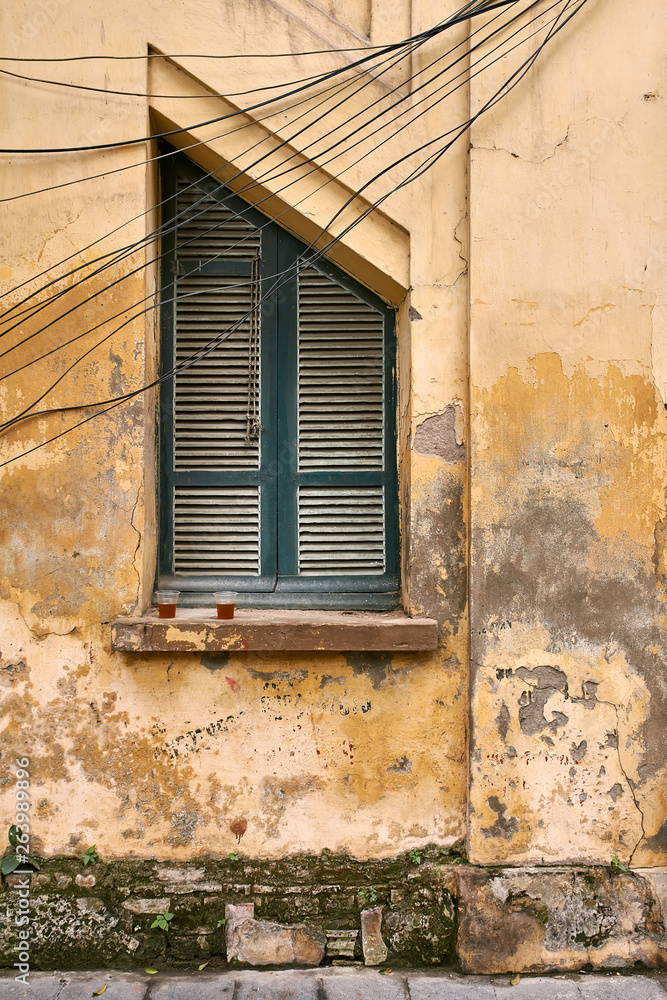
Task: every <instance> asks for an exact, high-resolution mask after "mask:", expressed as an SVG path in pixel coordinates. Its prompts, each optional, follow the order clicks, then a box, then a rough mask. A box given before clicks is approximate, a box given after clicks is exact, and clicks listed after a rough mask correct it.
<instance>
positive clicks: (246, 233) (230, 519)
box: [173, 180, 261, 576]
mask: <svg viewBox="0 0 667 1000" xmlns="http://www.w3.org/2000/svg"><path fill="white" fill-rule="evenodd" d="M202 199H203V200H202ZM177 212H178V213H179V214H180V213H183V214H182V215H180V217H179V220H178V222H179V224H178V228H177V231H176V265H177V268H176V270H177V278H176V283H175V285H176V295H177V301H176V310H175V311H176V324H175V325H176V336H175V361H176V363H177V364H181V363H183V362H187V360H188V359H189V358H191V356H192V355H193V354H194V353H196V352H198V351H207V350H208V347H209V346H210V342H211V341H212V340H213V339H214V338H216V337H218V336H220V335H225V334H226V333H227V331H230V330H231V331H232V332H231V333H229V334H228V335H227V336H225V338H224V339H223V340H221V342H220V343H219V344H218V345H217V346H215V347H214V349H213V350H211V351H210V352H209V353H207V354H206V356H205V357H203V358H201V359H200V360H198V361H197V362H196V364H194V365H192V366H191V367H189V368H186V369H184V370H182V371H179V372H178V373H177V375H176V377H175V379H174V431H175V434H174V473H175V477H176V485H175V487H174V501H173V539H174V570H175V572H176V573H180V574H185V575H188V574H190V575H199V574H214V575H216V576H224V575H234V576H257V575H258V574H259V572H260V493H259V488H258V487H256V486H254V487H242V486H234V485H222V484H220V485H215V486H206V487H200V486H184V485H181V484H180V483H179V482H178V478H179V474H181V473H182V474H186V473H189V472H193V471H201V470H205V471H207V472H220V473H221V474H225V475H227V477H228V478H229V474H233V473H234V472H247V471H248V470H253V469H257V468H258V467H259V463H260V448H259V441H258V440H250V441H248V440H246V435H247V414H248V395H249V388H250V386H249V379H250V377H251V376H250V354H249V352H250V337H251V332H252V325H251V322H250V319H249V318H248V317H246V314H248V313H250V311H251V310H252V308H253V305H254V304H255V298H254V290H253V288H252V286H251V284H250V278H249V277H247V276H243V275H238V274H232V273H228V274H225V273H224V264H225V262H227V261H229V260H230V259H231V260H235V261H238V260H245V261H246V262H247V263H248V273H250V262H251V261H252V259H253V257H257V256H258V255H259V252H260V238H261V233H260V230H259V229H257V228H256V227H255V226H253V225H251V224H250V223H249V222H247V221H246V220H245V219H243V218H235V217H234V216H235V212H234V211H232V210H231V209H230V208H229V207H227V206H226V205H224V204H221V203H220V202H218V201H216V200H215V199H214V198H212V197H204V192H203V191H202V190H200V189H199V188H196V187H189V186H188V182H187V181H184V180H181V181H179V189H178V196H177ZM211 261H215V262H216V263H217V264H218V265H219V267H218V270H221V271H222V272H223V273H209V272H208V271H207V272H205V273H202V272H201V270H199V268H201V267H202V266H203V265H205V264H207V263H210V262H211ZM179 263H180V264H181V265H187V266H182V267H179ZM183 270H184V271H185V273H182V271H183ZM244 317H245V318H244ZM256 378H257V383H256V385H255V384H254V383H253V386H252V388H253V390H256V391H257V392H258V391H259V371H257V374H256Z"/></svg>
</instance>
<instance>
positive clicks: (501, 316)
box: [470, 0, 667, 866]
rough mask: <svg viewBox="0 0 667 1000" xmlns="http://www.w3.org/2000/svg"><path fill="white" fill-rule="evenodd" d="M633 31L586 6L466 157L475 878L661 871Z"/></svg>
mask: <svg viewBox="0 0 667 1000" xmlns="http://www.w3.org/2000/svg"><path fill="white" fill-rule="evenodd" d="M636 14H637V11H636V9H634V8H633V6H632V5H627V4H623V3H618V2H614V0H612V2H611V3H605V4H590V5H588V6H587V8H586V10H585V11H584V13H583V16H582V18H581V19H580V20H579V21H578V22H576V23H573V24H572V25H570V26H569V27H568V28H567V29H566V30H565V31H564V32H563V34H562V36H560V38H559V40H557V41H556V43H555V48H554V49H552V51H551V57H550V58H549V59H548V60H547V61H545V62H544V63H542V65H541V66H538V67H536V70H535V76H534V77H533V82H532V86H531V87H525V88H523V89H518V90H517V98H516V101H517V104H516V106H515V107H514V108H513V109H512V111H510V110H509V105H507V104H502V105H500V106H499V108H498V110H497V111H494V112H493V114H492V115H491V116H490V117H489V118H485V119H483V120H482V121H481V122H480V123H479V125H478V126H477V127H476V128H475V132H474V136H473V147H474V148H473V150H472V151H471V231H472V251H471V262H472V263H471V302H472V320H471V323H472V326H471V383H472V390H471V391H472V414H471V421H472V439H471V448H472V460H471V533H472V552H471V572H472V589H471V606H472V614H473V618H472V626H471V636H472V669H473V673H474V688H473V690H474V694H473V701H472V708H471V717H472V720H473V733H472V754H471V806H470V811H471V820H470V851H471V856H472V858H474V859H475V860H476V861H479V862H483V863H484V862H497V861H502V860H504V861H508V862H511V863H518V862H525V861H532V862H537V863H540V862H545V863H547V864H549V863H551V864H552V863H554V862H557V861H570V862H572V861H589V862H591V861H597V862H606V863H609V861H610V859H611V858H612V857H613V856H617V857H619V858H621V859H622V860H623V861H625V862H626V863H627V862H628V861H629V860H632V862H633V864H644V865H647V866H651V865H662V864H664V863H665V860H666V859H667V839H666V836H665V830H666V827H665V817H666V806H667V802H666V791H667V787H666V780H665V779H666V773H665V719H666V705H665V694H666V692H665V680H664V676H665V669H664V667H665V655H666V653H667V645H666V641H665V596H666V595H665V576H664V544H665V542H664V524H665V473H666V459H667V450H666V443H667V439H666V437H665V433H666V431H667V415H666V414H665V407H664V403H665V398H664V371H663V370H662V369H661V365H662V361H661V360H660V359H661V358H662V357H663V355H664V347H663V346H662V340H663V339H664V335H663V330H662V327H661V323H660V309H661V307H662V306H663V305H664V301H665V278H666V272H665V266H664V253H663V252H662V251H661V249H660V247H661V246H663V244H664V230H663V234H662V237H661V236H660V235H659V233H660V226H664V184H663V182H662V179H661V178H660V166H659V161H660V158H661V156H660V155H656V154H657V148H656V142H657V143H658V145H660V146H661V148H664V135H665V102H664V85H665V63H664V47H663V46H662V43H661V42H660V41H658V39H660V38H663V37H664V34H665V30H666V28H667V24H666V23H665V10H664V8H663V7H659V6H658V5H649V7H648V8H644V9H643V10H642V13H641V17H639V18H638V17H637V16H636ZM636 46H639V47H640V48H641V50H642V58H641V59H640V60H635V59H628V58H627V53H628V52H630V51H634V50H635V48H636ZM624 53H625V56H624V55H623V54H624ZM480 99H481V98H480V95H479V94H475V95H474V96H473V102H474V103H475V102H478V101H479V100H480ZM661 241H662V242H661Z"/></svg>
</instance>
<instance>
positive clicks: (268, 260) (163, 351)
mask: <svg viewBox="0 0 667 1000" xmlns="http://www.w3.org/2000/svg"><path fill="white" fill-rule="evenodd" d="M179 175H180V176H185V177H186V178H187V179H188V180H190V181H196V182H197V184H198V187H200V188H201V189H202V190H203V191H207V190H208V191H209V192H210V193H211V194H212V195H214V196H215V197H217V198H218V200H223V198H224V204H225V205H227V206H229V207H231V208H233V209H234V211H237V212H242V213H243V216H244V217H245V218H246V219H247V220H248V221H249V222H251V223H252V224H253V225H255V226H262V227H263V229H262V257H261V262H260V269H259V275H260V280H261V281H262V285H263V292H264V286H266V284H267V283H269V282H270V283H272V278H271V276H272V275H275V274H276V273H286V272H288V271H289V269H290V267H292V266H293V264H294V261H295V260H296V258H297V257H298V256H299V254H300V253H302V252H303V250H305V249H306V247H305V244H303V243H302V242H301V241H299V240H298V239H296V238H295V237H294V236H292V235H291V234H290V233H289V232H288V231H287V230H285V229H283V228H282V227H281V226H280V225H279V224H278V223H276V222H274V221H272V220H271V219H269V218H268V217H267V216H265V215H263V214H261V212H259V211H257V210H256V209H254V208H252V207H251V206H250V205H248V203H247V202H245V201H243V200H242V199H241V198H239V197H238V196H236V195H234V194H233V193H232V192H231V191H230V190H229V189H228V188H224V189H220V186H219V184H217V183H216V182H215V181H214V180H213V179H212V178H206V177H205V175H203V174H202V173H201V171H199V170H198V169H197V168H196V167H195V166H194V165H193V164H192V163H191V162H190V161H189V160H188V159H187V158H186V157H185V156H183V155H182V154H179V153H175V154H174V155H173V157H169V158H167V159H166V160H165V161H163V166H162V169H161V175H160V180H161V185H160V187H161V195H160V201H161V202H162V203H164V207H165V209H166V211H163V214H162V224H163V226H164V228H165V235H164V237H163V239H162V245H161V255H162V260H161V293H160V294H161V306H160V361H159V368H160V374H164V373H166V372H167V371H169V370H170V369H171V367H172V366H173V358H174V345H175V332H176V331H175V322H176V310H175V306H174V303H173V302H170V300H171V299H172V298H173V296H174V289H175V285H174V281H175V278H176V266H177V260H176V243H175V235H174V233H173V232H169V230H170V224H171V221H172V220H173V217H174V215H175V206H176V199H175V195H176V190H177V177H178V176H179ZM228 263H229V264H232V263H234V265H235V266H239V265H240V264H241V263H242V262H231V261H229V262H228ZM315 266H316V267H317V269H318V270H319V271H321V272H322V273H324V274H326V275H328V276H329V277H330V278H332V279H333V280H334V281H335V282H337V283H338V284H340V285H342V286H343V287H344V288H347V289H349V290H350V291H352V292H353V293H354V294H355V295H356V296H358V297H359V298H360V299H362V300H363V301H365V302H366V303H368V304H369V305H370V306H371V307H372V308H373V309H375V310H377V311H378V312H379V313H381V315H382V317H383V328H384V350H383V359H384V375H383V377H384V433H385V439H384V467H383V469H382V470H378V471H368V472H355V473H353V474H346V473H345V472H342V471H339V470H334V471H328V470H321V471H319V472H313V471H312V470H311V471H309V472H308V473H304V472H299V471H298V469H297V467H296V462H297V457H296V455H297V449H296V448H295V447H294V445H293V444H292V442H294V441H295V440H296V424H295V421H296V419H297V407H296V391H297V386H296V378H297V365H296V351H297V334H298V326H297V284H296V277H294V278H290V279H289V280H288V281H287V282H286V283H285V284H284V285H283V286H282V287H281V289H280V292H279V294H276V293H274V294H273V295H272V296H271V298H269V299H268V301H266V302H264V303H263V305H262V321H261V342H260V343H261V347H260V351H261V359H262V360H261V372H262V374H261V379H262V381H261V392H260V400H261V412H260V422H261V424H262V427H263V430H262V435H263V437H262V442H261V454H262V458H261V464H260V467H259V469H257V470H249V471H247V472H243V473H242V472H230V473H227V472H221V471H218V470H206V471H204V470H202V471H191V472H188V473H186V472H182V471H181V472H174V460H173V443H174V419H173V415H174V380H173V379H166V380H165V381H164V382H162V384H161V390H160V411H159V435H158V436H159V448H158V451H159V482H160V490H159V500H158V523H159V544H158V567H157V574H156V587H157V588H159V589H166V588H170V589H176V590H179V591H180V592H181V597H180V602H179V603H180V604H181V605H182V606H198V605H201V604H203V603H208V602H210V601H211V599H212V594H213V592H214V591H215V590H222V589H230V590H235V591H236V592H237V593H238V599H237V603H238V605H239V606H240V607H256V608H311V609H342V608H345V609H348V610H389V609H393V608H397V607H399V606H400V584H399V566H400V552H399V510H398V469H397V461H396V421H397V416H396V399H397V385H396V329H395V321H396V317H395V311H394V310H393V309H391V308H390V307H389V306H387V304H386V303H385V302H383V301H382V300H381V299H380V298H379V297H378V296H377V295H375V294H374V293H373V292H371V291H370V290H368V289H367V288H365V287H363V286H361V285H359V284H358V282H356V281H354V280H353V279H352V278H350V277H349V276H348V275H346V274H344V273H343V272H342V271H341V270H340V269H339V268H337V267H336V266H335V265H333V264H332V263H331V262H329V261H327V260H325V259H324V258H320V259H319V260H318V261H317V263H316V265H315ZM204 273H205V271H204ZM352 479H353V482H354V485H355V486H363V485H382V487H383V490H384V500H385V572H384V573H383V574H382V575H370V574H369V575H363V576H361V575H331V576H299V575H298V569H297V561H296V560H297V552H298V527H297V516H296V504H297V495H298V486H299V483H303V482H304V481H306V482H307V483H308V484H311V485H337V484H341V485H344V484H345V482H346V481H352ZM186 480H187V481H188V483H189V484H191V485H205V484H208V483H211V484H217V485H225V484H229V485H239V486H240V485H245V484H255V483H256V484H258V485H259V488H260V511H261V525H260V537H261V542H260V548H261V556H260V566H261V575H260V576H258V577H252V576H245V575H239V576H209V575H191V574H187V575H185V574H177V573H175V572H174V544H173V506H172V503H173V495H174V484H175V483H176V482H179V481H180V482H185V481H186Z"/></svg>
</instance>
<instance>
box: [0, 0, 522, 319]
mask: <svg viewBox="0 0 667 1000" xmlns="http://www.w3.org/2000/svg"><path fill="white" fill-rule="evenodd" d="M512 2H516V0H512ZM468 6H469V5H468ZM418 44H421V42H420V43H418ZM409 51H412V49H410V50H409ZM380 65H381V64H380ZM331 89H333V88H331ZM395 89H396V88H394V90H395ZM308 100H310V98H309V97H307V98H305V99H304V102H305V101H308ZM304 102H298V103H297V104H296V105H293V106H292V108H294V107H298V106H299V104H300V103H304ZM290 110H291V109H290ZM244 113H245V112H243V111H239V112H237V114H244ZM266 117H271V115H268V116H266ZM263 120H265V119H262V118H260V119H256V120H253V121H251V122H249V123H247V124H246V125H244V126H241V127H242V128H243V127H250V126H252V125H253V124H256V122H257V121H263ZM194 127H196V126H189V127H188V129H186V130H190V129H192V128H194ZM238 130H239V129H233V130H231V131H230V132H223V133H221V134H220V135H218V136H215V137H213V139H207V140H202V141H201V142H197V143H193V144H192V145H190V146H186V147H184V150H186V149H193V148H195V147H196V146H200V145H205V144H206V143H207V142H211V141H214V140H215V139H219V138H222V137H223V136H226V135H229V134H232V133H233V132H234V131H238ZM156 138H157V137H156ZM169 155H172V154H171V153H166V154H162V155H160V156H157V157H152V158H150V159H148V160H145V161H141V163H149V162H154V161H156V160H160V159H163V158H164V156H169ZM141 163H140V164H127V165H126V166H124V167H122V168H118V171H108V172H107V171H105V172H102V173H100V174H98V175H94V176H92V177H89V178H81V179H76V180H75V181H71V182H66V184H63V185H56V186H51V187H48V188H42V189H39V190H38V191H35V192H27V194H33V193H35V194H37V193H39V194H41V193H44V192H46V191H49V190H52V189H53V187H60V186H63V187H64V186H68V185H69V184H71V183H79V182H80V181H81V180H93V179H97V178H99V177H103V176H106V173H115V172H120V170H126V169H132V168H134V167H136V166H138V165H141ZM216 172H217V171H211V172H210V174H209V176H211V175H213V174H214V173H216ZM20 197H23V195H18V196H15V198H20ZM11 200H15V199H14V198H12V199H11ZM159 207H160V205H158V206H154V208H159ZM154 208H152V209H149V210H147V211H146V212H142V213H140V214H139V215H136V216H134V217H133V218H132V219H130V220H129V221H128V222H126V223H123V224H122V225H121V226H118V227H116V229H114V230H112V231H111V232H110V233H106V234H105V235H104V236H102V237H100V238H99V239H98V240H95V241H93V242H92V243H90V244H88V246H86V247H84V248H83V249H82V250H81V251H78V252H77V253H73V254H71V255H70V256H69V257H67V258H65V259H64V260H62V261H60V262H59V263H57V264H54V265H51V266H50V267H48V268H46V269H45V270H44V271H42V272H41V273H40V274H38V275H35V276H33V277H32V278H30V279H27V280H26V281H24V282H22V283H21V284H20V285H17V286H15V287H14V288H12V289H9V290H8V291H6V292H4V293H3V294H2V295H0V299H2V298H4V297H6V296H7V295H10V294H12V293H13V292H15V291H17V290H18V289H19V288H22V287H24V286H25V285H26V284H29V283H31V282H32V281H35V280H37V279H39V278H40V277H43V276H44V275H46V274H48V273H49V271H52V270H53V269H54V268H55V267H58V266H59V265H60V264H63V263H66V262H67V261H69V260H72V259H73V258H74V257H76V256H77V255H78V253H85V252H86V251H87V250H89V249H91V248H92V247H93V246H96V245H97V244H98V243H100V242H102V240H104V239H107V238H108V237H110V236H112V235H114V234H115V233H117V232H119V231H120V229H123V228H124V227H125V226H126V225H129V224H131V223H132V222H135V221H137V220H138V219H140V218H143V217H144V216H145V215H148V214H149V213H150V212H151V211H153V210H154ZM134 245H135V244H128V245H127V246H126V247H123V248H121V249H120V250H119V251H117V252H119V253H120V252H122V251H123V250H127V249H130V248H131V247H132V246H134ZM114 252H116V251H110V252H109V253H107V254H104V255H103V256H102V258H98V259H103V258H104V257H108V256H110V255H111V253H114ZM92 263H95V261H93V262H92ZM82 266H85V265H82ZM76 270H78V269H74V271H70V272H68V273H67V274H65V275H61V276H60V277H59V278H58V279H55V280H56V281H57V280H63V279H64V278H67V277H70V276H71V274H73V273H76ZM53 283H54V282H50V283H49V285H51V284H53ZM49 285H47V286H46V287H49ZM43 290H45V289H44V287H42V289H37V290H35V292H33V293H32V296H29V297H28V298H30V297H34V295H36V294H39V292H40V291H43ZM25 301H26V300H25V299H24V300H21V301H20V302H18V303H15V304H14V306H12V307H11V308H10V310H9V311H10V312H11V311H12V310H14V309H17V308H18V307H19V306H20V305H22V304H23V303H24V302H25Z"/></svg>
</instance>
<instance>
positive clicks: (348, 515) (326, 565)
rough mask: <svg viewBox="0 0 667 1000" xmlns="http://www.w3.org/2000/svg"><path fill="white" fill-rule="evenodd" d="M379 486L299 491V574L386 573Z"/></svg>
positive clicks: (300, 489)
mask: <svg viewBox="0 0 667 1000" xmlns="http://www.w3.org/2000/svg"><path fill="white" fill-rule="evenodd" d="M384 539H385V530H384V495H383V489H382V487H381V486H358V487H353V488H349V487H347V486H333V487H327V488H323V487H318V486H300V487H299V574H300V575H301V576H317V575H323V576H336V575H348V574H351V575H353V576H359V575H360V574H363V575H364V576H365V575H366V574H371V575H378V574H381V573H384V571H385V542H384Z"/></svg>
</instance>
